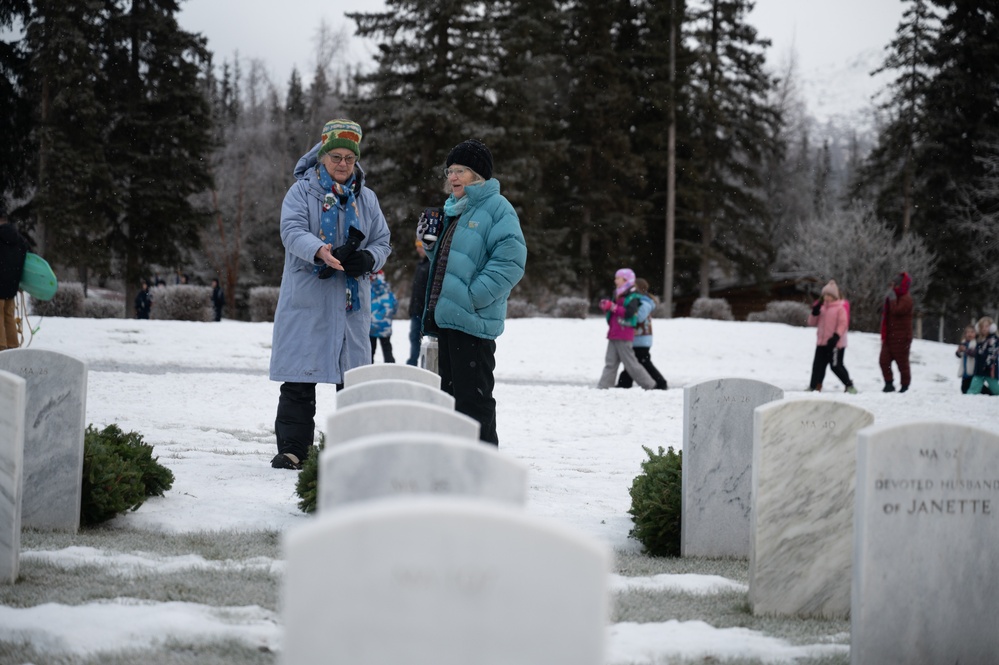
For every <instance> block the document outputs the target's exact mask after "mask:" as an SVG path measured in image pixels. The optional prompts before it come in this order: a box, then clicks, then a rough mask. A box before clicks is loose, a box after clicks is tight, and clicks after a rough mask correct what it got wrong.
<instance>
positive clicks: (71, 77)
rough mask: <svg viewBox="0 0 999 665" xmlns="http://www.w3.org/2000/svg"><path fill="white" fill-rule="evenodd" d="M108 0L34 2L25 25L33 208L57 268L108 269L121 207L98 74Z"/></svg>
mask: <svg viewBox="0 0 999 665" xmlns="http://www.w3.org/2000/svg"><path fill="white" fill-rule="evenodd" d="M105 9H106V8H105V3H104V2H103V1H102V0H81V1H80V2H74V3H70V4H66V3H63V2H57V1H54V0H36V1H35V2H34V3H33V9H32V12H31V14H30V16H29V17H28V19H27V21H26V24H25V36H26V43H27V45H28V48H29V49H30V51H31V53H32V58H31V63H32V78H31V81H32V84H31V97H32V100H33V102H34V106H35V108H36V110H37V115H36V118H37V126H38V129H37V132H38V133H37V140H38V151H39V152H38V175H37V183H38V187H37V189H36V191H35V195H34V198H33V204H32V210H33V212H34V216H35V218H36V221H37V223H38V224H39V226H40V230H41V233H40V236H41V237H40V238H39V239H40V240H42V247H43V251H44V253H45V254H46V255H47V256H49V257H51V259H52V262H53V263H55V264H56V265H59V266H65V267H72V268H75V269H76V270H77V279H78V280H79V281H81V282H83V283H84V285H86V284H87V282H88V277H89V275H90V272H91V271H97V272H98V273H100V274H107V273H108V271H109V270H110V258H111V257H110V252H109V248H108V245H107V228H108V222H109V220H112V219H114V218H115V216H116V215H117V212H118V207H117V202H116V201H115V198H114V194H113V192H114V188H115V187H114V183H113V181H112V176H111V170H110V166H109V164H108V160H107V158H106V156H105V152H104V145H105V142H106V138H107V136H106V127H107V117H108V108H107V107H106V105H105V100H106V99H107V97H106V96H105V95H104V92H105V90H104V88H103V83H104V80H103V78H102V77H101V76H100V73H99V72H100V58H101V54H100V52H99V51H98V49H97V48H95V45H96V44H100V43H101V41H102V40H101V35H102V29H103V25H102V20H103V17H104V11H105Z"/></svg>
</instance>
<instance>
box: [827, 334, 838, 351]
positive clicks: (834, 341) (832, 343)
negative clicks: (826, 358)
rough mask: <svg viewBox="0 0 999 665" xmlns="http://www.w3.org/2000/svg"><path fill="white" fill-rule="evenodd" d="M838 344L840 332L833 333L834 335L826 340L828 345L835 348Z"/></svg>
mask: <svg viewBox="0 0 999 665" xmlns="http://www.w3.org/2000/svg"><path fill="white" fill-rule="evenodd" d="M837 344H839V333H833V336H832V337H830V338H829V341H828V342H826V347H828V348H830V349H835V348H836V345H837Z"/></svg>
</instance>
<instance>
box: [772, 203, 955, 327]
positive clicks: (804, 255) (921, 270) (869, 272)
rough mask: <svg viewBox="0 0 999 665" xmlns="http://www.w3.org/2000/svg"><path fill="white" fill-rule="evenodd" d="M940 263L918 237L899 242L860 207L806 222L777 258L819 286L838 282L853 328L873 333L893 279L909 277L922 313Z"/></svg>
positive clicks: (890, 229)
mask: <svg viewBox="0 0 999 665" xmlns="http://www.w3.org/2000/svg"><path fill="white" fill-rule="evenodd" d="M936 263H937V259H936V257H935V256H934V254H933V252H931V251H930V249H929V248H928V247H927V246H926V244H925V243H924V242H923V241H922V240H920V239H919V238H917V237H915V235H914V234H911V233H910V234H907V235H906V236H904V237H903V238H901V239H899V238H896V237H895V233H894V231H893V230H892V228H891V227H890V226H889V225H888V224H887V223H885V222H884V221H882V220H879V219H877V218H876V217H875V215H874V212H873V211H872V210H870V209H869V208H866V207H863V206H861V205H856V204H855V205H853V206H851V207H849V208H846V209H843V210H834V211H832V212H830V213H829V214H828V215H826V216H824V217H821V218H810V219H807V220H804V221H802V222H801V223H800V224H799V225H798V228H797V229H796V231H795V233H794V236H793V238H792V239H791V240H790V241H789V242H787V243H786V244H785V245H784V246H783V247H781V249H780V251H779V254H778V265H779V266H780V267H781V268H782V269H786V270H791V271H796V272H804V273H809V274H811V275H814V276H815V277H816V278H818V279H819V280H820V283H824V282H825V280H829V279H835V280H836V282H837V284H839V286H840V288H841V289H842V290H843V292H844V295H845V296H846V298H847V300H849V301H850V303H851V307H850V327H851V328H852V329H855V330H864V331H868V332H873V331H876V330H878V327H879V325H880V321H881V307H882V306H883V304H884V299H885V296H886V294H887V292H888V288H889V284H890V281H891V279H892V277H893V276H894V275H896V274H898V273H899V272H903V271H904V272H907V273H909V275H910V276H911V277H912V297H913V300H914V301H915V303H916V309H917V310H918V309H919V306H920V302H921V301H922V296H923V295H924V294H925V293H926V290H927V289H928V288H929V285H930V281H931V280H932V278H933V273H934V269H935V267H936Z"/></svg>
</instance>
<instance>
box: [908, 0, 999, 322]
mask: <svg viewBox="0 0 999 665" xmlns="http://www.w3.org/2000/svg"><path fill="white" fill-rule="evenodd" d="M934 2H935V4H936V5H937V8H938V11H940V12H946V15H945V16H943V18H942V20H941V24H940V31H939V34H938V36H937V39H936V40H935V42H934V45H933V48H932V49H930V51H929V52H928V54H927V61H928V64H929V67H930V70H931V71H932V72H933V76H932V78H931V79H930V81H929V82H928V83H927V86H926V91H925V116H924V126H925V132H926V142H925V146H924V149H923V150H920V151H919V152H918V154H917V155H916V161H915V172H916V173H917V174H918V181H917V182H918V186H917V187H916V188H915V192H914V196H913V200H914V210H915V211H916V212H915V214H914V215H913V220H912V227H913V231H914V232H916V233H918V234H919V235H920V236H921V237H923V238H924V239H925V240H926V241H927V242H931V243H932V244H933V246H934V247H935V249H936V251H937V253H938V254H939V256H940V265H942V266H947V267H948V268H947V270H946V271H941V272H939V273H938V274H937V275H936V277H935V279H934V281H933V284H931V285H930V290H929V293H928V300H929V303H928V304H929V306H930V307H932V308H934V309H935V310H936V311H941V312H944V311H946V312H956V313H960V314H961V315H962V318H963V319H964V320H967V319H968V318H969V317H970V316H975V315H977V313H979V312H980V311H981V308H982V307H983V306H984V305H985V304H986V303H985V302H984V301H983V295H984V294H985V293H987V292H988V290H989V286H990V285H989V284H988V283H987V279H986V275H987V274H988V273H987V270H988V268H989V267H990V266H988V265H982V264H977V263H974V262H973V261H972V260H970V259H971V258H972V257H970V256H969V254H968V252H967V251H966V248H967V247H968V246H969V244H972V243H975V242H979V240H980V238H979V237H978V236H977V235H976V234H975V233H974V232H972V233H968V232H967V231H966V229H965V228H963V227H962V226H961V225H958V224H954V223H953V222H954V221H955V220H956V219H958V218H959V217H960V215H961V214H962V212H961V211H962V210H963V208H964V204H963V201H962V187H964V186H966V185H967V184H969V183H976V182H981V181H982V179H983V177H984V176H985V175H986V164H985V162H984V161H983V160H982V159H980V158H981V157H982V156H983V155H982V152H981V151H982V149H983V147H984V146H987V145H988V144H990V143H991V142H993V141H994V140H995V138H996V127H999V94H997V90H999V6H997V5H996V4H995V3H994V2H992V3H982V2H980V1H977V0H934ZM982 212H984V210H983V211H982ZM983 223H987V221H986V220H985V219H984V218H983ZM989 263H990V264H991V266H994V265H995V253H994V252H993V253H992V258H991V261H990V262H989Z"/></svg>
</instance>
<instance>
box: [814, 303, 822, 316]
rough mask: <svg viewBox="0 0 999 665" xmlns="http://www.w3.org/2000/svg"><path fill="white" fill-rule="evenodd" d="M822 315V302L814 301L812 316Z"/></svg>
mask: <svg viewBox="0 0 999 665" xmlns="http://www.w3.org/2000/svg"><path fill="white" fill-rule="evenodd" d="M821 313H822V301H821V300H816V301H815V302H814V303H812V316H818V315H819V314H821Z"/></svg>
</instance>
